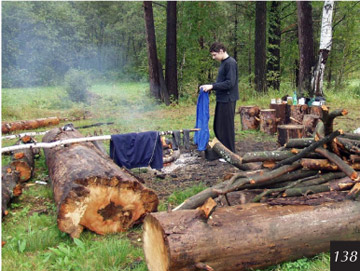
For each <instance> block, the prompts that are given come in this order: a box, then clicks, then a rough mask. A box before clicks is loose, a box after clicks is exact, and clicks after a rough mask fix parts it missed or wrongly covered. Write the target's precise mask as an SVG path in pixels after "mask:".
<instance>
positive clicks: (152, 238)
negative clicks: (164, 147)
mask: <svg viewBox="0 0 360 271" xmlns="http://www.w3.org/2000/svg"><path fill="white" fill-rule="evenodd" d="M304 225H305V226H304ZM359 227H360V202H358V201H342V202H337V203H325V204H322V205H318V206H269V205H266V204H244V205H237V206H231V207H224V208H217V209H216V210H215V211H214V212H213V213H212V214H211V216H210V217H209V219H206V218H205V217H204V215H203V213H202V212H201V211H200V210H182V211H176V212H169V213H167V212H161V213H151V214H149V215H148V216H147V217H146V218H145V221H144V236H143V240H144V253H145V258H146V262H147V266H148V268H149V270H150V271H153V270H156V271H167V270H171V271H177V270H181V271H193V270H194V271H195V270H199V269H197V267H199V266H206V267H207V268H208V269H207V270H212V269H213V270H216V271H226V270H229V271H230V270H231V271H233V270H237V271H240V270H247V269H250V268H251V269H256V268H263V267H266V266H270V265H274V264H278V263H280V262H283V261H291V260H295V259H298V258H301V257H304V256H305V257H311V256H314V255H316V254H319V253H321V252H326V251H329V248H330V241H333V240H343V241H345V240H360V233H359V230H358V229H359ZM196 266H197V267H196ZM210 268H212V269H210Z"/></svg>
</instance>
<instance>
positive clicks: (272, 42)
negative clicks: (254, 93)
mask: <svg viewBox="0 0 360 271" xmlns="http://www.w3.org/2000/svg"><path fill="white" fill-rule="evenodd" d="M280 5H281V2H279V1H271V8H270V14H269V45H268V52H269V54H270V57H269V60H268V64H267V76H266V77H267V81H268V87H271V88H273V89H276V90H279V89H280V41H281V19H280Z"/></svg>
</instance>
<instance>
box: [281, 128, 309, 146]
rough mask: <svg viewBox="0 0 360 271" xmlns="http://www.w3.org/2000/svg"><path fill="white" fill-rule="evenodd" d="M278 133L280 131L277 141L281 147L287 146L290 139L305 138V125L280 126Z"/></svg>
mask: <svg viewBox="0 0 360 271" xmlns="http://www.w3.org/2000/svg"><path fill="white" fill-rule="evenodd" d="M277 131H278V139H277V141H278V143H279V144H280V145H281V146H283V145H285V144H287V142H288V141H289V140H290V139H293V138H302V137H303V136H304V126H303V125H294V124H286V125H279V126H278V127H277Z"/></svg>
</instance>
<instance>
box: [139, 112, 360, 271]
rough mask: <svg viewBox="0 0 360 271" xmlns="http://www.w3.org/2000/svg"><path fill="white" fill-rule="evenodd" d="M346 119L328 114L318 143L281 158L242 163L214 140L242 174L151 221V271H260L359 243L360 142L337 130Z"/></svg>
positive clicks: (287, 150)
mask: <svg viewBox="0 0 360 271" xmlns="http://www.w3.org/2000/svg"><path fill="white" fill-rule="evenodd" d="M344 112H346V111H344V110H336V111H334V112H331V113H327V112H325V114H324V116H323V117H322V121H321V124H322V126H321V127H322V128H321V129H320V128H318V129H316V132H315V135H314V137H312V138H300V139H291V140H289V142H288V143H286V145H285V146H284V147H282V148H280V149H279V150H276V151H263V152H254V153H247V154H245V155H243V156H239V155H237V154H234V153H232V152H231V151H230V150H228V149H226V147H225V146H223V145H222V144H221V143H220V142H219V141H217V140H216V139H215V143H214V142H212V144H210V145H212V146H213V149H214V151H215V152H216V153H218V154H219V155H220V156H222V157H223V158H224V159H225V160H226V161H228V162H229V163H231V164H233V165H234V166H236V167H238V168H239V169H241V170H242V171H239V172H238V173H236V174H234V175H233V176H232V177H231V178H230V179H228V180H225V181H223V182H222V183H219V184H216V185H215V186H213V187H210V188H207V189H205V190H203V191H202V192H200V193H198V194H196V195H194V196H192V197H190V198H188V199H187V200H185V201H184V202H183V203H182V204H181V205H179V206H177V207H176V208H175V209H173V211H172V212H162V213H151V214H149V215H148V216H147V218H146V219H145V223H144V252H145V257H146V261H147V265H148V268H149V270H175V271H176V270H199V269H203V270H247V269H256V268H262V267H266V266H269V265H274V264H277V263H280V262H282V261H288V260H294V259H298V258H301V257H303V256H313V255H316V254H318V253H320V252H326V251H328V250H329V248H330V240H360V232H359V231H358V229H359V227H360V220H359V218H360V214H359V211H360V171H358V170H359V167H360V165H359V164H358V163H359V161H360V152H359V146H360V135H359V136H358V135H355V134H346V133H344V132H343V131H341V130H336V131H333V128H332V124H333V120H334V118H335V117H336V116H342V115H343V114H344ZM323 113H324V112H323ZM253 164H257V165H259V167H257V168H255V167H252V168H251V169H250V167H249V165H251V166H253ZM211 198H213V199H214V201H215V203H216V204H215V205H214V204H213V205H211V206H210V207H209V205H208V203H209V201H210V199H211ZM211 201H213V200H211ZM214 206H215V207H214ZM205 210H207V211H206V212H205ZM344 214H346V215H345V216H343V215H344ZM304 225H306V227H304ZM299 236H301V238H299Z"/></svg>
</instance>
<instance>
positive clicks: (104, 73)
mask: <svg viewBox="0 0 360 271" xmlns="http://www.w3.org/2000/svg"><path fill="white" fill-rule="evenodd" d="M148 3H149V2H148ZM150 3H151V2H150ZM257 3H258V2H255V1H254V2H251V1H246V2H215V1H211V2H202V1H201V2H196V1H179V2H176V55H177V57H176V58H177V61H176V62H175V63H176V64H175V65H176V67H177V71H176V72H177V78H175V79H176V81H177V90H176V91H177V92H178V96H177V97H176V98H179V99H185V100H186V99H187V98H188V97H189V95H190V96H191V95H192V94H193V93H194V92H196V89H197V86H198V85H199V84H203V83H207V82H213V81H215V79H216V74H217V67H218V63H215V62H214V61H213V60H212V59H211V58H210V55H209V51H208V48H209V45H210V44H211V43H212V42H214V41H221V42H223V43H224V44H225V45H226V46H227V48H228V50H227V51H228V52H229V54H230V55H231V56H233V57H234V58H235V59H236V60H237V62H238V66H239V75H240V93H241V96H242V99H243V100H245V99H246V97H247V96H249V95H252V94H253V93H254V90H255V89H256V84H254V79H255V66H256V67H259V64H257V65H255V63H263V64H262V66H263V67H261V69H262V70H263V71H264V73H265V74H266V79H265V80H266V81H267V84H266V86H265V87H263V88H262V89H261V91H262V92H266V91H268V89H270V88H277V89H279V88H286V90H287V91H289V92H290V93H289V94H291V93H292V92H293V91H294V89H296V87H297V84H298V69H299V48H298V47H299V46H298V27H297V4H296V2H295V1H290V2H286V1H281V2H276V1H268V2H263V3H265V5H263V8H265V13H264V11H263V12H262V15H261V14H260V13H259V11H258V10H257V9H258V8H259V7H258V5H257ZM358 3H359V2H357V1H356V2H353V1H340V2H335V10H334V15H333V44H332V48H331V52H330V54H329V58H328V61H327V65H326V69H325V76H324V81H325V82H324V86H325V87H326V88H327V89H329V88H335V89H337V90H341V88H343V87H344V86H345V85H346V84H347V83H349V82H350V81H349V80H350V79H356V78H357V77H358V74H359V72H358V68H359V65H360V61H359V58H360V46H359V38H360V29H359V28H360V24H359V17H358V16H357V14H358V12H359V10H360V5H358ZM143 5H144V3H143V2H140V1H138V2H126V1H113V2H110V1H99V2H93V1H89V2H86V1H85V2H83V1H72V2H56V1H51V2H42V1H41V2H38V1H34V2H31V1H29V2H6V1H3V2H2V87H3V88H14V87H33V86H54V85H59V84H60V85H61V84H62V83H63V82H64V76H65V75H66V74H67V73H68V72H69V71H71V70H72V69H75V70H77V71H82V72H85V73H86V74H87V75H89V76H90V78H91V79H92V80H93V81H92V82H99V81H102V82H111V81H119V80H120V81H143V82H144V81H147V80H148V78H149V75H148V71H149V63H148V57H147V46H146V43H147V39H146V30H145V23H144V7H143ZM323 5H324V2H322V1H313V2H309V6H310V12H311V13H310V14H309V15H310V17H308V18H309V20H312V22H313V36H314V52H315V58H316V56H317V52H318V51H319V49H318V48H319V40H320V28H321V17H322V9H323ZM152 8H153V15H154V26H155V33H156V48H157V57H158V59H159V63H162V65H161V66H162V70H164V71H165V69H166V67H165V63H166V46H167V41H166V39H167V34H166V33H167V31H166V30H167V19H169V18H167V10H168V9H167V2H166V1H159V2H152ZM168 12H169V11H168ZM260 15H261V16H263V17H262V24H263V28H264V30H265V31H262V32H261V33H260V35H262V36H263V38H262V39H263V40H264V41H266V44H265V46H266V52H265V53H266V54H265V55H264V57H265V59H266V61H263V62H258V60H257V59H256V58H257V57H258V56H255V51H256V48H255V47H256V45H258V42H256V40H255V38H256V35H259V33H258V29H257V27H256V17H258V19H259V16H260ZM264 15H265V16H264ZM168 17H169V16H168ZM170 19H171V18H170ZM274 29H275V30H276V31H277V32H276V31H275V32H274ZM279 31H280V32H279ZM274 39H279V42H278V43H277V44H276V43H275V44H274V42H273V41H272V40H274ZM274 50H277V51H278V53H279V57H277V58H278V59H277V60H276V59H275V61H278V62H277V64H276V65H279V68H278V69H277V70H276V69H272V68H271V67H270V65H271V64H272V63H274V57H276V56H274V53H273V52H274ZM258 55H259V54H258ZM314 61H315V59H314ZM172 79H174V78H172ZM170 80H171V79H170ZM274 80H275V81H276V83H275V84H274ZM357 84H359V83H357ZM359 88H360V86H358V85H357V86H356V88H355V90H354V91H357V92H359V93H360V90H359Z"/></svg>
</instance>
